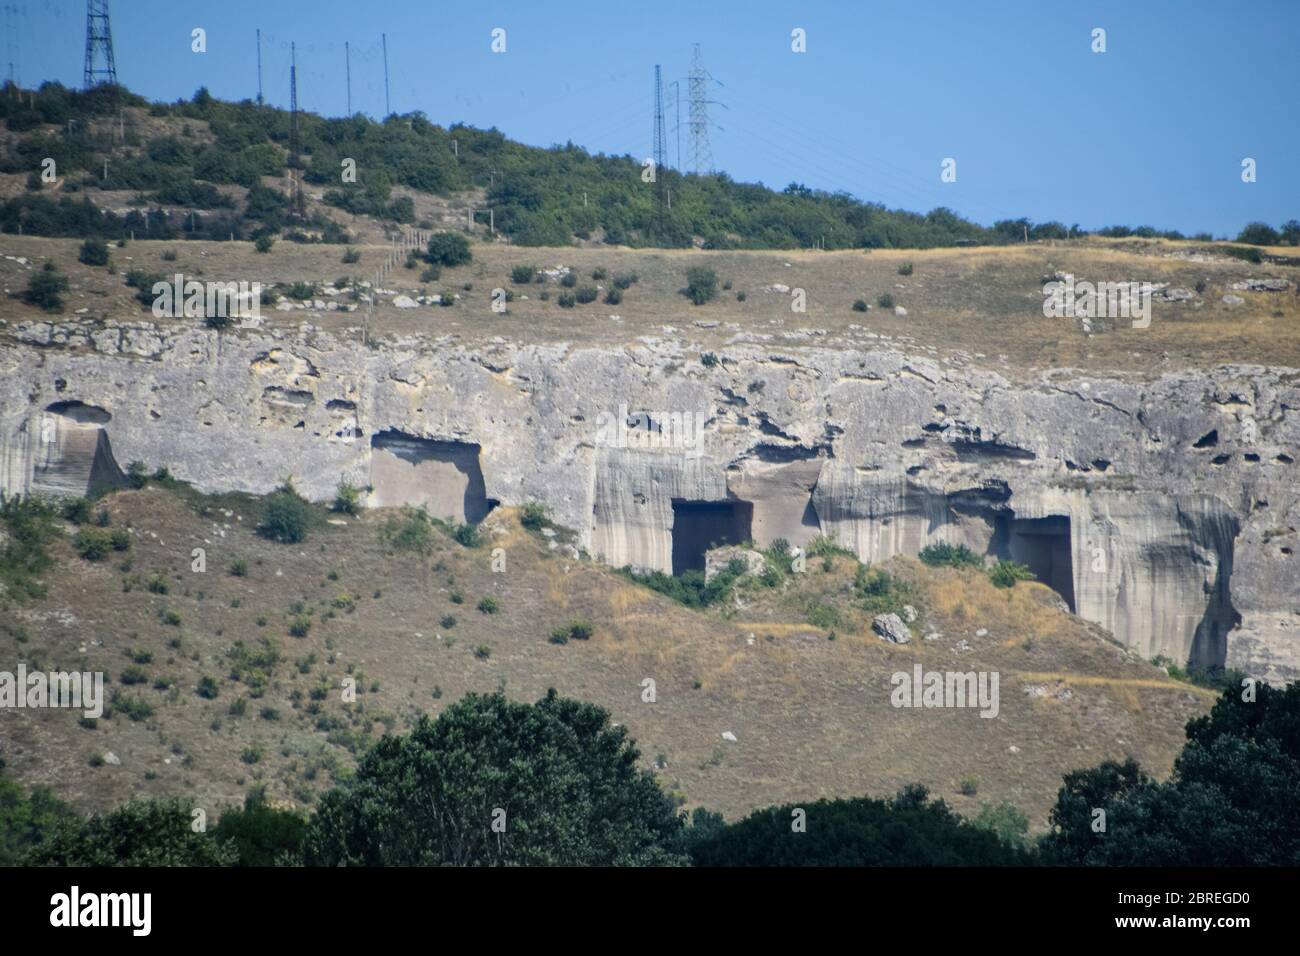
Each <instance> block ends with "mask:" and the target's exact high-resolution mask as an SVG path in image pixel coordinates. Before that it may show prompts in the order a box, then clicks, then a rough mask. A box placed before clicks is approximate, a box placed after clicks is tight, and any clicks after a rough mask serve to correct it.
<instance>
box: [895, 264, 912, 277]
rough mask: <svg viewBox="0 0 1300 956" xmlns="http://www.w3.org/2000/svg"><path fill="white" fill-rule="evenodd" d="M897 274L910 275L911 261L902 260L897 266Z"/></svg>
mask: <svg viewBox="0 0 1300 956" xmlns="http://www.w3.org/2000/svg"><path fill="white" fill-rule="evenodd" d="M898 274H899V275H900V276H910V275H911V274H912V263H910V262H904V263H903V264H902V265H900V266H899V267H898Z"/></svg>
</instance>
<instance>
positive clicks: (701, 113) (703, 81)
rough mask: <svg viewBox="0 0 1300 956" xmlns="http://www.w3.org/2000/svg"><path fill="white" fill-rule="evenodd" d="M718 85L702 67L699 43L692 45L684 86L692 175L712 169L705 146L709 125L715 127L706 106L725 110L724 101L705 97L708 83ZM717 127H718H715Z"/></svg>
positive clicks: (709, 149)
mask: <svg viewBox="0 0 1300 956" xmlns="http://www.w3.org/2000/svg"><path fill="white" fill-rule="evenodd" d="M710 81H712V82H714V83H718V85H719V86H721V85H722V84H721V83H719V82H718V80H716V79H714V77H713V76H712V75H711V74H710V73H709V71H708V70H706V69H705V68H704V55H703V54H702V53H700V45H699V44H698V43H697V44H695V48H694V51H693V52H692V54H691V71H690V73H689V74H688V75H687V89H688V94H689V96H690V119H689V124H690V129H691V156H690V168H691V172H693V173H696V174H701V173H710V172H712V171H713V150H712V148H711V147H710V146H709V127H710V126H717V124H716V123H712V122H711V121H710V120H709V106H710V105H717V106H721V107H722V108H723V109H726V108H727V107H726V104H725V103H719V102H718V101H717V100H711V99H709V82H710ZM717 128H718V129H719V130H721V129H722V127H721V126H717Z"/></svg>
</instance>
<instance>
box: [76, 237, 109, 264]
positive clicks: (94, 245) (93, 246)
mask: <svg viewBox="0 0 1300 956" xmlns="http://www.w3.org/2000/svg"><path fill="white" fill-rule="evenodd" d="M77 261H78V262H81V263H82V264H83V265H88V266H106V265H108V243H106V242H105V241H104V240H103V239H87V240H86V241H85V242H83V243H82V244H81V252H80V253H79V254H78V255H77Z"/></svg>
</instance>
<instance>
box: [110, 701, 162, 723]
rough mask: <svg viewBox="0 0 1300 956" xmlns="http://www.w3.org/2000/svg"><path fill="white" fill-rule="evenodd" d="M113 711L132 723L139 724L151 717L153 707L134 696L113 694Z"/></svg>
mask: <svg viewBox="0 0 1300 956" xmlns="http://www.w3.org/2000/svg"><path fill="white" fill-rule="evenodd" d="M113 709H114V710H120V711H121V712H122V713H124V714H126V716H127V717H128V718H130V719H131V720H132V721H134V722H136V723H139V722H140V721H142V720H148V719H149V718H150V717H152V716H153V705H152V704H150V703H149V702H148V701H147V700H145V699H144V698H143V697H137V696H136V695H134V694H131V695H126V694H114V695H113Z"/></svg>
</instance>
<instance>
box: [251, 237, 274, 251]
mask: <svg viewBox="0 0 1300 956" xmlns="http://www.w3.org/2000/svg"><path fill="white" fill-rule="evenodd" d="M274 245H275V237H274V236H258V237H257V241H256V242H254V243H253V248H254V249H256V250H257V251H258V252H261V253H267V252H270V251H271V248H272V247H273V246H274Z"/></svg>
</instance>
